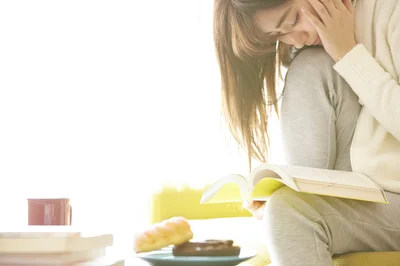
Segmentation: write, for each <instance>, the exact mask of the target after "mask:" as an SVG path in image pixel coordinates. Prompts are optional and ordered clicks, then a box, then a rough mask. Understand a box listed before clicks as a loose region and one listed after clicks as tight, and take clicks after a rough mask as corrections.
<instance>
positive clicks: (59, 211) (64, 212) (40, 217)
mask: <svg viewBox="0 0 400 266" xmlns="http://www.w3.org/2000/svg"><path fill="white" fill-rule="evenodd" d="M71 224H72V207H71V204H70V199H67V198H60V199H28V225H71Z"/></svg>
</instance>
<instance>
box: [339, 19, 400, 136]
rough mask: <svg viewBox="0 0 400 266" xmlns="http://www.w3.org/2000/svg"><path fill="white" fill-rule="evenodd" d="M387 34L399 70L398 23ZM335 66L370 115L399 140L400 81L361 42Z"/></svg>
mask: <svg viewBox="0 0 400 266" xmlns="http://www.w3.org/2000/svg"><path fill="white" fill-rule="evenodd" d="M389 36H390V40H389V41H390V44H389V45H390V48H391V52H392V54H391V57H392V60H393V61H394V65H395V66H396V67H397V72H399V67H400V26H397V28H396V29H395V30H394V31H393V33H392V34H391V35H389ZM334 69H335V70H336V71H337V72H338V73H339V74H340V75H341V76H342V77H343V78H344V79H345V80H346V81H347V82H348V83H349V85H350V87H351V88H352V89H353V90H354V92H355V93H356V94H357V95H358V97H359V98H360V101H361V102H362V103H363V104H364V107H365V108H367V109H368V111H369V112H370V113H371V115H372V116H373V117H374V118H375V119H376V120H377V121H378V122H379V123H380V124H381V125H382V126H383V127H384V128H385V129H386V130H387V131H388V132H389V133H391V134H392V135H393V136H394V137H395V138H396V139H397V140H399V141H400V84H399V80H396V79H395V78H394V77H392V75H391V74H389V73H388V72H387V71H386V70H385V69H384V68H383V67H382V66H381V65H380V64H379V62H378V61H377V60H376V59H375V58H374V57H373V56H372V55H371V54H370V53H369V51H368V50H367V49H366V48H365V46H364V45H362V44H358V45H357V46H356V47H354V48H353V49H352V50H351V51H350V52H349V53H347V54H346V55H345V56H344V57H343V58H342V59H341V60H340V61H338V62H337V63H336V64H335V65H334ZM397 75H398V76H399V75H400V73H397ZM397 78H398V77H397Z"/></svg>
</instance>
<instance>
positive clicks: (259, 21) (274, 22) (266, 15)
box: [254, 5, 293, 33]
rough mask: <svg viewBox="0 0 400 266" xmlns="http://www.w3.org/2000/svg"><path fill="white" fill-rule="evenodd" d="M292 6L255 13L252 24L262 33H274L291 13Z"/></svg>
mask: <svg viewBox="0 0 400 266" xmlns="http://www.w3.org/2000/svg"><path fill="white" fill-rule="evenodd" d="M292 9H293V5H283V6H279V7H274V8H268V9H263V10H258V11H256V13H255V15H254V23H255V25H256V26H257V27H258V28H259V29H260V30H261V31H262V32H266V33H268V32H272V31H276V30H277V28H279V26H280V24H282V23H283V22H284V21H285V20H286V18H287V16H289V15H290V13H291V12H292Z"/></svg>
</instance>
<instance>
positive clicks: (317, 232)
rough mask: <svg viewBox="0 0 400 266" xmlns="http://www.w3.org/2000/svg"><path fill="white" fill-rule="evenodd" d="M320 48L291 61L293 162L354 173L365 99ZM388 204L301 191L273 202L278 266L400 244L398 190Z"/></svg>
mask: <svg viewBox="0 0 400 266" xmlns="http://www.w3.org/2000/svg"><path fill="white" fill-rule="evenodd" d="M332 66H333V61H332V60H331V59H330V57H329V56H328V55H327V54H326V53H325V51H324V50H323V49H322V48H310V49H307V50H305V51H303V52H301V53H300V54H299V55H298V56H297V57H296V58H295V60H294V61H293V62H292V64H291V66H290V68H289V71H288V74H287V79H286V84H285V91H284V95H283V100H282V106H281V126H282V128H281V130H282V141H283V146H284V154H285V158H286V161H287V163H289V164H295V165H302V166H311V167H319V168H331V169H340V170H347V171H351V163H350V146H351V141H352V138H353V133H354V129H355V126H356V122H357V118H358V114H359V111H360V108H361V107H360V105H359V103H358V98H357V96H356V95H355V94H354V92H353V91H352V90H351V88H350V87H349V86H348V84H347V83H346V82H345V81H344V80H343V79H342V78H341V77H340V76H339V75H338V74H337V73H336V72H335V71H334V70H333V68H332ZM388 200H389V201H390V204H389V205H387V204H378V203H370V202H362V201H355V200H354V201H353V200H346V199H339V198H334V197H324V196H316V195H311V194H303V193H297V192H295V191H293V190H291V189H289V188H287V187H284V188H281V189H279V190H278V191H276V192H275V193H274V194H273V195H272V196H271V197H270V198H269V199H268V201H267V203H266V207H265V214H264V221H265V224H266V232H267V236H266V239H267V245H268V250H269V253H270V256H271V260H272V263H273V265H274V266H278V265H285V266H289V265H293V266H294V265H296V266H299V265H305V266H313V265H329V266H331V265H333V262H332V255H334V254H343V253H347V252H353V251H390V250H400V195H396V194H391V193H388Z"/></svg>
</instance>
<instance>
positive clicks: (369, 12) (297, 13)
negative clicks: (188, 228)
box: [214, 0, 400, 265]
mask: <svg viewBox="0 0 400 266" xmlns="http://www.w3.org/2000/svg"><path fill="white" fill-rule="evenodd" d="M214 31H215V32H214V35H215V45H216V50H217V58H218V62H219V65H220V71H221V80H222V92H223V106H224V110H225V118H226V120H227V122H228V124H229V126H230V130H231V133H232V134H233V136H234V137H235V138H236V140H237V142H238V143H239V144H240V145H241V146H242V147H243V148H244V149H246V150H247V153H248V157H249V162H250V161H251V159H252V158H255V159H258V160H259V161H267V159H268V156H267V155H268V152H269V150H268V147H269V144H270V139H269V135H268V131H267V127H268V113H269V111H271V110H270V109H267V107H271V106H272V107H273V109H274V110H275V111H277V110H278V104H277V103H278V100H279V94H278V93H277V92H276V89H275V88H276V83H277V81H278V80H277V77H279V74H280V69H281V67H282V65H283V66H289V68H288V72H287V75H286V79H285V86H284V92H283V100H282V104H281V123H282V139H283V146H284V153H285V156H286V160H287V163H288V164H296V165H303V166H310V167H320V168H331V169H339V170H347V171H356V172H362V173H364V174H366V175H368V176H369V177H370V178H372V179H373V180H374V181H375V182H377V183H378V184H379V185H381V186H382V187H383V188H384V189H385V190H386V191H388V200H389V202H390V204H388V205H386V204H376V203H370V202H362V201H355V200H346V199H339V198H334V197H323V196H317V195H310V194H302V193H297V192H295V191H293V190H291V189H289V188H287V187H284V188H282V189H280V190H278V191H276V192H275V193H274V194H273V195H272V196H271V197H270V198H269V199H268V201H267V203H266V204H262V203H259V202H249V203H247V205H245V207H246V208H247V209H249V210H250V211H251V212H252V213H253V214H254V215H255V216H256V217H259V216H260V213H263V218H264V220H265V222H266V229H267V230H266V231H267V236H266V243H267V247H268V250H269V252H270V256H271V260H272V262H273V265H333V262H332V256H333V255H334V254H343V253H346V252H354V251H390V250H400V195H398V193H400V163H399V162H400V104H399V100H400V85H399V75H400V1H399V0H358V1H353V2H351V1H350V0H343V1H341V0H215V9H214ZM308 46H310V48H307V47H308ZM305 48H306V49H305ZM301 50H303V51H301ZM293 58H294V59H293ZM264 88H266V91H265V90H264Z"/></svg>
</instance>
